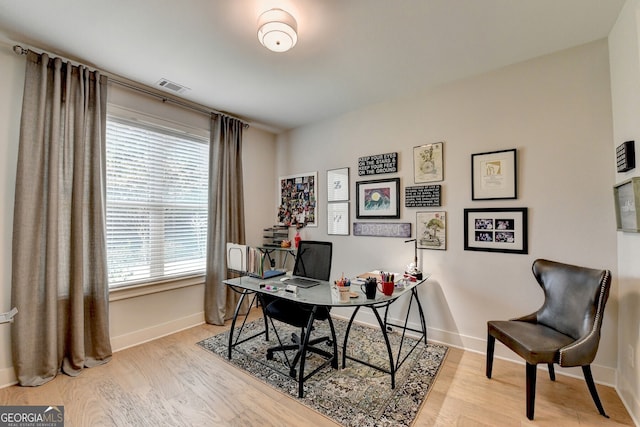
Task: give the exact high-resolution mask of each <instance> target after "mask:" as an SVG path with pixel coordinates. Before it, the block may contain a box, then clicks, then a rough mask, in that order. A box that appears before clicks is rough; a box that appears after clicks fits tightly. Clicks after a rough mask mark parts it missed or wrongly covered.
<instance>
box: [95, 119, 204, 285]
mask: <svg viewBox="0 0 640 427" xmlns="http://www.w3.org/2000/svg"><path fill="white" fill-rule="evenodd" d="M208 152H209V142H208V141H207V140H206V139H205V138H202V137H198V136H193V135H187V134H185V133H182V132H177V131H173V130H169V129H166V128H163V127H160V126H153V125H148V124H141V123H139V122H137V121H129V120H125V119H122V118H119V117H114V116H109V117H108V119H107V261H108V269H109V286H111V287H116V286H124V285H129V284H134V283H141V282H152V281H160V280H163V279H167V278H174V277H180V276H187V275H194V274H202V273H203V272H204V270H205V254H206V246H207V194H208V190H207V189H208V185H207V181H208V170H209V162H208V158H209V154H208Z"/></svg>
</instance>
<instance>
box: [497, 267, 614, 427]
mask: <svg viewBox="0 0 640 427" xmlns="http://www.w3.org/2000/svg"><path fill="white" fill-rule="evenodd" d="M532 269H533V275H534V276H535V278H536V280H537V281H538V283H539V284H540V287H541V288H542V289H543V291H544V296H545V299H544V303H543V305H542V307H541V308H540V309H539V310H538V311H536V312H535V313H532V314H530V315H528V316H524V317H520V318H518V319H513V320H502V321H500V320H491V321H489V322H488V323H487V329H488V339H487V366H486V375H487V378H491V370H492V367H493V350H494V346H495V340H496V339H498V340H499V341H500V342H502V343H503V344H504V345H506V346H507V347H508V348H510V349H511V350H513V351H514V352H516V353H517V354H518V355H519V356H520V357H522V358H523V359H524V360H525V361H526V365H527V366H526V375H527V418H529V419H530V420H533V411H534V405H535V394H536V365H537V364H539V363H544V364H546V365H547V366H548V368H549V377H550V378H551V381H555V380H556V376H555V372H554V369H553V364H554V363H557V364H558V365H560V366H563V367H568V366H580V367H582V373H583V374H584V379H585V381H586V383H587V387H588V388H589V392H590V393H591V398H592V399H593V401H594V403H595V404H596V407H597V408H598V411H599V412H600V415H602V416H604V417H606V418H609V417H608V416H607V414H606V413H605V412H604V408H603V407H602V404H601V403H600V398H599V397H598V391H597V390H596V386H595V384H594V382H593V376H592V375H591V362H592V361H593V359H594V358H595V356H596V352H597V351H598V343H599V342H600V327H601V326H602V316H603V313H604V306H605V304H606V302H607V299H608V298H609V288H610V287H611V272H609V271H608V270H594V269H590V268H585V267H577V266H574V265H568V264H562V263H559V262H554V261H547V260H543V259H538V260H536V261H534V263H533V267H532Z"/></svg>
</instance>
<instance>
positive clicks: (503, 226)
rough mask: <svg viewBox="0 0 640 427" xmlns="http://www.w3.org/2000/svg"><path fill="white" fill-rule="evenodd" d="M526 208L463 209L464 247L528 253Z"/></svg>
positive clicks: (468, 249) (475, 249)
mask: <svg viewBox="0 0 640 427" xmlns="http://www.w3.org/2000/svg"><path fill="white" fill-rule="evenodd" d="M528 245H529V242H528V208H481V209H465V210H464V250H465V251H484V252H502V253H513V254H528V253H529V247H528Z"/></svg>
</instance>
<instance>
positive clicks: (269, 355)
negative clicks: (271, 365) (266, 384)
mask: <svg viewBox="0 0 640 427" xmlns="http://www.w3.org/2000/svg"><path fill="white" fill-rule="evenodd" d="M267 360H273V351H271V350H267Z"/></svg>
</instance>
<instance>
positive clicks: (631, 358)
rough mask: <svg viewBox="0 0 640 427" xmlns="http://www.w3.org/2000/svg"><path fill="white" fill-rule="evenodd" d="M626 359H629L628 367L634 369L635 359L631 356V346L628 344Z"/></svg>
mask: <svg viewBox="0 0 640 427" xmlns="http://www.w3.org/2000/svg"><path fill="white" fill-rule="evenodd" d="M628 357H629V365H630V366H631V367H632V368H635V364H636V358H635V356H634V354H633V347H632V346H631V344H629V351H628Z"/></svg>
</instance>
